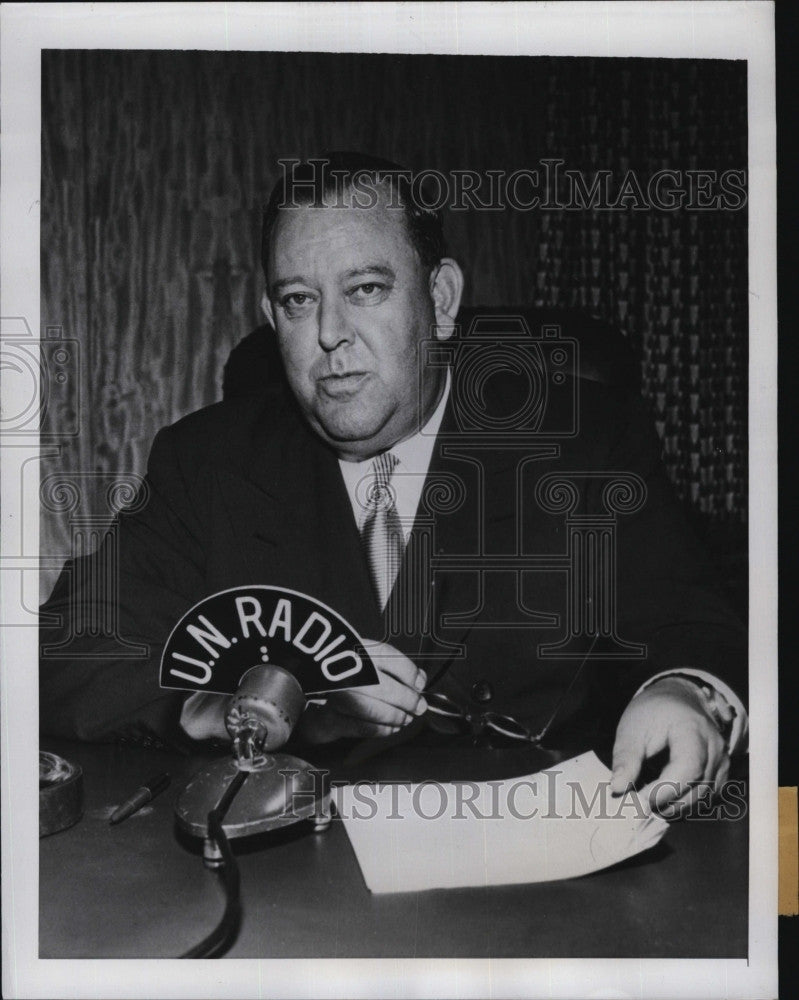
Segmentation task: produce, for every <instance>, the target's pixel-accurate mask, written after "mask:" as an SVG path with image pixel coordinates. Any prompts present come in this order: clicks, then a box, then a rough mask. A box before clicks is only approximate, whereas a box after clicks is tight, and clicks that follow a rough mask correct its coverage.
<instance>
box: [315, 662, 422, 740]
mask: <svg viewBox="0 0 799 1000" xmlns="http://www.w3.org/2000/svg"><path fill="white" fill-rule="evenodd" d="M367 648H368V652H369V655H370V656H371V657H372V660H373V662H374V665H375V667H377V673H378V675H379V677H380V681H379V683H377V684H371V685H370V686H369V687H362V688H354V689H353V690H352V691H336V692H335V693H334V694H330V695H328V697H327V701H326V703H325V704H324V705H315V704H311V705H309V706H308V707H307V709H306V710H305V712H303V715H302V718H301V719H300V722H299V725H298V726H297V733H298V734H299V735H300V736H301V737H303V739H306V740H308V742H310V743H329V742H330V741H331V740H337V739H341V738H342V737H367V736H390V735H391V734H392V733H396V732H398V731H399V730H400V729H401V728H402V727H403V726H407V725H408V723H409V722H412V721H413V719H414V718H415V717H416V716H417V715H421V714H422V713H423V712H425V711H427V702H426V701H425V699H424V697H423V696H422V694H421V692H422V691H423V690H424V687H425V684H426V683H427V677H426V676H425V673H424V671H423V670H420V669H419V668H418V667H417V666H416V665H415V664H414V663H412V662H411V661H410V660H409V659H408V657H407V656H405V655H404V654H403V653H400V652H399V650H397V649H394V647H393V646H389V645H388V644H387V643H384V642H375V643H370V644H369V645H368V647H367Z"/></svg>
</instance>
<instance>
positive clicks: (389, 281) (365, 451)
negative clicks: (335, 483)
mask: <svg viewBox="0 0 799 1000" xmlns="http://www.w3.org/2000/svg"><path fill="white" fill-rule="evenodd" d="M269 260H270V263H269V275H268V285H267V287H268V295H269V299H270V302H271V312H272V319H273V324H274V327H275V330H276V331H277V337H278V344H279V347H280V352H281V355H282V357H283V363H284V365H285V368H286V373H287V376H288V380H289V384H290V385H291V388H292V390H293V392H294V395H295V396H296V397H297V399H298V400H299V403H300V406H301V407H302V410H303V412H304V413H305V415H306V417H307V419H308V420H309V422H310V423H311V425H312V427H313V428H314V430H315V431H316V432H317V433H318V434H319V436H320V437H321V438H323V439H324V440H325V441H327V442H328V443H329V444H331V445H332V446H333V448H334V449H335V450H336V451H337V452H338V454H339V455H341V456H342V457H343V458H349V459H356V460H359V459H363V458H367V457H369V456H370V455H373V454H376V453H377V452H380V451H383V450H385V449H386V448H389V447H391V445H393V444H395V443H396V442H397V441H400V440H402V439H403V438H406V437H409V436H410V435H411V434H413V433H415V431H417V430H418V429H419V426H420V424H419V421H420V418H421V419H422V420H424V419H426V417H427V416H428V415H429V413H430V412H431V411H432V409H433V407H434V406H435V403H436V401H437V398H438V394H439V389H440V385H441V382H442V375H441V372H440V369H428V370H426V371H425V372H424V378H423V380H422V381H420V363H421V357H420V354H421V352H420V349H419V344H420V341H422V340H423V339H426V338H428V337H430V336H431V334H432V330H433V323H434V311H433V303H432V299H431V294H430V285H429V278H430V276H429V274H428V272H427V271H426V270H425V268H424V267H423V266H422V263H421V261H420V260H419V257H418V255H417V254H416V252H415V250H414V248H413V245H412V244H411V242H410V238H409V236H408V233H407V229H406V223H405V219H404V213H403V212H402V210H401V209H396V208H391V209H389V208H387V207H386V205H385V201H384V199H382V198H381V201H380V203H379V204H378V205H376V206H375V207H373V208H368V209H367V208H359V207H357V206H352V205H351V203H350V202H349V199H348V203H347V205H346V206H336V207H325V208H323V207H316V208H315V207H312V206H305V207H302V208H294V209H284V210H283V211H281V213H280V215H279V217H278V221H277V225H276V226H275V229H274V232H273V235H272V247H271V253H270V257H269ZM420 386H421V392H420ZM420 397H421V398H420Z"/></svg>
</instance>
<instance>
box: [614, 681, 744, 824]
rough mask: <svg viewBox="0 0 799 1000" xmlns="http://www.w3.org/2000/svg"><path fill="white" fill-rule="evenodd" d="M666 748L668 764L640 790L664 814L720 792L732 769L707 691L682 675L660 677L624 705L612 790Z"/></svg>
mask: <svg viewBox="0 0 799 1000" xmlns="http://www.w3.org/2000/svg"><path fill="white" fill-rule="evenodd" d="M731 713H732V710H731V709H730V714H731ZM725 721H728V720H725ZM666 748H668V752H669V760H668V763H667V764H666V766H665V767H664V768H663V771H662V772H661V774H660V776H659V777H658V778H657V779H656V780H655V781H653V782H651V783H650V784H649V785H646V786H645V787H644V788H642V789H641V796H642V798H648V799H649V802H650V804H651V806H652V807H653V808H654V809H656V810H657V812H659V813H660V814H661V815H662V816H663V817H664V818H666V819H676V818H677V817H678V816H679V815H680V814H681V813H682V812H683V811H687V809H688V808H690V806H691V805H692V804H693V803H694V802H696V801H697V799H699V798H702V797H704V796H707V795H709V794H710V793H711V792H713V791H719V789H720V788H721V786H722V785H723V784H724V782H725V781H726V780H727V775H728V773H729V769H730V758H729V755H728V753H727V749H726V745H725V742H724V739H723V737H722V736H721V734H720V733H719V731H718V727H717V726H716V724H715V722H714V721H713V715H712V712H711V709H710V706H709V704H708V701H707V699H706V697H705V695H704V694H703V693H702V690H701V689H700V688H699V687H698V686H697V685H696V684H692V683H691V682H690V681H687V680H684V679H682V678H679V677H664V678H662V679H661V680H658V681H656V682H655V683H654V684H652V685H651V686H650V687H648V688H646V689H645V690H644V691H641V692H640V693H639V694H637V695H636V696H635V697H634V698H633V700H632V701H631V702H630V704H629V705H628V706H627V708H626V709H625V710H624V714H623V715H622V717H621V719H620V720H619V725H618V728H617V730H616V742H615V744H614V747H613V778H612V780H611V785H610V788H611V792H613V793H614V794H616V795H621V794H623V793H624V792H626V791H627V790H628V789H630V788H631V787H632V786H633V784H634V782H635V781H636V779H637V778H638V776H639V774H640V772H641V768H642V766H643V764H644V761H645V760H646V759H647V758H649V757H652V756H653V755H654V754H657V753H659V752H660V751H662V750H664V749H666ZM689 783H695V784H693V785H691V784H689Z"/></svg>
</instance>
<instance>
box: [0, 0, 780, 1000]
mask: <svg viewBox="0 0 799 1000" xmlns="http://www.w3.org/2000/svg"><path fill="white" fill-rule="evenodd" d="M773 25H774V10H773V5H772V4H771V3H767V2H752V3H736V2H713V0H709V2H697V3H682V2H676V3H675V2H669V3H658V2H654V3H653V2H644V3H639V2H633V3H546V4H543V3H513V4H496V3H474V4H459V3H429V4H428V3H402V4H400V3H378V4H371V3H367V4H357V3H338V4H324V3H321V4H317V3H309V4H299V3H296V4H295V3H274V4H267V3H257V4H224V3H207V4H183V3H165V4H160V3H159V4H156V3H120V4H107V3H96V4H89V3H82V4H78V3H76V4H60V3H53V4H5V5H4V6H3V10H2V28H3V30H2V41H1V44H2V51H1V54H0V89H1V97H2V107H1V108H0V114H1V116H2V117H1V119H0V120H1V121H2V163H1V164H0V169H1V173H0V177H1V178H2V191H1V192H0V218H1V219H2V234H1V235H2V243H1V245H0V253H1V257H0V260H1V262H2V275H1V277H0V293H1V294H2V304H1V306H0V316H2V317H3V321H4V323H5V322H6V320H7V319H8V318H14V317H24V318H25V319H26V320H27V322H28V324H29V327H30V330H31V331H33V337H34V338H37V337H38V331H39V315H40V298H39V243H40V232H39V226H40V212H39V197H40V155H41V152H40V125H41V50H42V49H43V48H76V49H77V48H82V49H85V48H92V49H95V48H96V49H113V48H124V49H127V48H135V49H176V48H182V49H208V50H227V51H234V50H278V51H280V50H293V51H303V50H304V51H333V52H335V51H348V52H369V51H377V52H386V53H389V52H411V53H449V54H488V53H491V54H505V55H582V56H586V55H591V56H599V57H601V56H641V57H668V58H680V57H682V58H685V57H689V58H696V59H702V58H721V59H745V60H746V61H747V63H748V120H749V138H748V143H749V149H748V170H749V178H748V179H749V183H748V196H749V206H750V215H749V218H750V229H749V311H750V312H749V330H750V363H749V509H750V543H749V544H750V551H749V579H750V629H749V654H750V677H751V675H752V672H753V671H756V678H757V680H756V683H750V732H751V734H752V744H751V750H750V762H751V763H750V770H751V773H752V775H754V776H756V778H755V780H754V781H752V783H751V787H750V793H749V795H750V798H749V802H750V859H749V880H750V881H749V892H750V896H749V957H748V959H746V960H745V959H730V960H716V959H712V960H711V959H707V960H704V959H702V960H700V959H691V960H682V959H668V960H661V959H602V960H592V959H513V960H511V959H468V960H467V959H434V960H432V959H418V960H413V959H406V958H403V959H381V960H372V959H370V960H365V959H358V960H328V959H325V960H321V959H308V960H291V961H286V960H255V959H252V960H233V959H231V960H227V961H226V962H225V964H224V967H223V968H221V967H220V968H218V969H217V970H216V974H215V975H214V974H211V973H210V972H209V970H208V969H206V967H205V964H204V963H198V962H194V963H190V964H186V963H185V962H182V963H181V962H179V961H177V960H175V961H172V960H150V961H142V960H136V961H127V960H108V959H104V960H69V961H62V960H55V959H49V960H40V959H39V958H38V844H37V841H36V839H35V837H34V836H33V835H32V834H31V831H33V830H35V829H37V825H38V818H37V817H38V798H37V793H36V789H37V788H38V775H37V759H36V758H37V755H36V753H35V752H34V751H35V748H36V745H37V733H38V685H37V666H36V665H37V634H36V630H35V629H34V628H24V627H16V628H13V627H12V628H6V629H4V630H3V633H2V663H3V667H2V669H3V673H2V686H1V687H0V699H1V701H0V710H1V711H2V719H1V720H0V721H1V723H2V733H3V739H2V765H3V767H2V850H3V875H4V877H3V995H4V996H8V997H52V996H59V997H104V998H110V997H130V996H133V995H134V994H133V993H132V992H131V989H132V986H133V984H135V990H136V993H135V996H140V997H208V998H211V997H214V998H215V997H234V996H235V997H262V996H280V997H306V996H307V997H322V996H329V997H340V996H341V997H343V996H348V997H373V996H386V995H392V996H397V997H404V996H431V997H438V996H446V997H485V996H492V997H516V996H518V997H522V996H524V997H533V996H540V997H551V998H555V997H564V998H567V997H574V996H583V995H592V996H603V997H610V996H613V997H616V996H619V997H622V996H623V997H627V996H635V997H642V998H643V997H647V998H648V997H652V998H656V997H664V998H666V997H669V998H673V997H686V998H687V997H697V998H698V997H728V998H734V997H741V998H743V997H747V998H752V1000H755V998H761V997H762V998H766V997H773V996H776V995H777V849H776V845H777V794H776V790H777V527H776V526H777V388H776V387H777V298H776V294H777V293H776V274H777V272H776V167H775V164H776V125H775V67H774V44H773V41H774V34H773V32H774V27H773ZM2 374H3V376H4V378H3V385H2V390H3V399H4V405H6V406H8V407H9V409H10V410H11V411H12V412H14V407H15V406H16V405H17V404H19V403H20V402H22V403H23V404H24V400H22V401H20V400H19V399H18V398H17V399H15V397H14V393H15V392H16V391H17V390H18V389H19V386H18V385H15V383H14V382H12V381H11V380H10V379H9V378H7V377H5V376H6V375H7V373H6V372H3V373H2ZM0 447H2V452H3V454H2V459H3V473H4V474H3V476H2V528H3V531H2V545H3V548H2V555H1V556H0V559H2V562H1V563H0V568H2V569H5V568H11V569H13V568H14V567H15V566H20V567H21V566H24V565H26V562H25V557H26V556H30V554H31V553H34V558H35V557H36V555H37V554H38V527H37V526H36V522H37V518H36V517H33V518H32V519H31V517H30V515H28V520H29V521H31V522H32V523H31V524H29V525H28V529H29V530H28V532H27V534H26V537H25V538H24V539H20V538H19V537H18V534H19V532H18V531H17V530H16V526H17V525H20V524H21V523H22V519H21V514H22V512H23V510H24V509H25V507H26V506H29V505H31V504H32V505H38V498H37V497H35V496H31V497H27V498H26V497H25V496H24V495H21V493H20V486H19V478H18V477H17V479H16V481H15V479H14V476H13V475H12V474H10V473H9V469H13V468H15V463H16V464H17V465H18V464H19V460H20V452H19V450H18V449H17V450H16V451H15V449H14V448H13V447H6V442H4V441H0ZM25 456H26V458H30V457H35V450H26V452H25ZM26 523H27V522H26ZM15 532H16V534H15ZM3 575H4V576H5V574H3ZM28 575H29V576H33V575H35V574H33V573H30V574H28ZM21 577H22V573H20V578H21ZM33 592H35V588H33ZM23 600H24V601H25V603H26V605H28V606H35V598H34V597H33V594H31V595H27V594H21V593H20V592H19V588H17V590H14V589H13V588H11V587H9V586H4V587H3V589H2V602H3V617H2V619H0V620H2V621H7V620H8V618H7V617H6V612H7V610H8V609H10V608H11V607H12V606H13V607H14V608H18V607H19V602H20V601H23ZM653 905H657V904H656V901H654V902H653Z"/></svg>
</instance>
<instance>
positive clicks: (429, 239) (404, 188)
mask: <svg viewBox="0 0 799 1000" xmlns="http://www.w3.org/2000/svg"><path fill="white" fill-rule="evenodd" d="M281 164H282V166H283V173H282V176H281V178H280V180H278V182H277V184H275V186H274V188H272V193H271V194H270V196H269V201H268V202H267V205H266V209H265V210H264V220H263V229H262V232H261V264H262V266H263V269H264V276H265V277H267V280H268V276H267V269H268V265H269V244H270V241H271V238H272V232H273V230H274V228H275V225H276V223H277V219H278V215H279V213H280V210H281V209H282V208H290V207H297V206H299V205H318V206H319V207H322V206H323V205H324V202H325V198H326V197H327V196H329V195H333V194H335V195H336V196H340V195H341V193H342V192H343V191H345V190H347V189H355V190H357V188H358V185H359V184H360V183H363V182H368V183H369V184H371V185H378V184H389V185H391V187H392V190H393V191H394V192H396V195H397V198H396V199H392V202H393V204H395V205H396V206H397V209H396V210H397V211H401V212H403V214H404V216H405V221H406V224H407V226H408V235H409V236H410V239H411V243H412V244H413V246H414V248H415V250H416V252H417V253H418V255H419V258H420V260H421V262H422V264H423V265H424V266H425V267H426V268H428V269H430V270H432V269H433V268H434V267H435V266H436V264H438V262H439V261H440V260H441V258H442V257H446V255H447V250H446V244H445V242H444V220H443V215H442V212H441V209H440V208H430V207H428V206H427V205H425V204H424V203H423V202H422V200H421V199H420V198H419V196H418V194H416V193H415V192H416V185H415V184H414V183H413V180H412V175H411V172H410V171H409V170H407V169H405V168H404V167H401V166H399V164H397V163H392V162H391V161H390V160H384V159H381V158H380V157H378V156H371V155H369V154H368V153H350V152H331V153H323V154H322V156H320V157H318V158H314V159H309V160H306V161H298V160H294V161H286V160H283V161H281ZM287 164H290V166H289V167H288V169H286V166H287Z"/></svg>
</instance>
